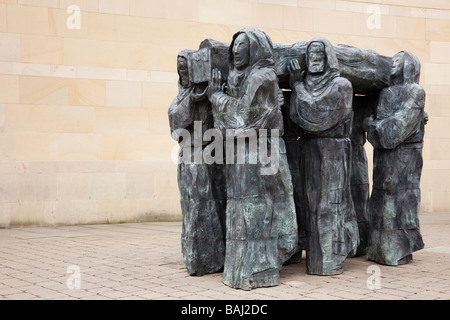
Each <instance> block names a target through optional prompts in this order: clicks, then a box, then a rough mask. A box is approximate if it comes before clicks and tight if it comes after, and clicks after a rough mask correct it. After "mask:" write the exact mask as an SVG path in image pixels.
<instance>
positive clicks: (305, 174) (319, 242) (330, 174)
mask: <svg viewBox="0 0 450 320" xmlns="http://www.w3.org/2000/svg"><path fill="white" fill-rule="evenodd" d="M322 42H325V43H324V45H325V46H326V44H327V43H328V42H327V41H325V40H323V41H322ZM328 46H331V45H330V44H328ZM326 53H327V54H328V57H327V61H328V63H330V61H332V60H331V58H332V56H331V55H330V53H329V52H328V51H326ZM334 60H335V61H336V62H335V64H336V65H337V60H336V58H335V57H334ZM352 95H353V90H352V86H351V83H350V82H349V81H348V80H346V79H344V78H342V77H339V75H338V73H337V72H332V70H330V69H329V66H328V69H327V71H325V73H324V75H323V76H322V77H321V78H319V79H318V81H316V82H314V81H309V79H308V76H307V78H306V79H305V81H298V82H295V84H294V87H293V93H292V97H291V108H290V116H291V119H292V121H293V122H294V123H296V124H297V125H298V126H300V128H302V130H303V134H302V135H301V139H300V159H299V162H300V163H299V168H300V173H299V174H300V178H301V180H302V181H303V182H302V184H301V188H300V189H299V190H296V192H298V193H299V198H300V199H301V200H300V203H301V212H300V214H301V215H303V216H304V218H303V219H302V220H303V221H305V222H306V226H305V229H306V236H307V244H306V271H307V273H309V274H316V275H335V274H340V273H342V272H343V263H344V261H345V260H346V258H347V257H348V256H351V255H354V254H355V253H356V249H357V246H358V245H359V233H358V225H357V219H356V212H355V208H354V204H353V201H352V195H351V187H350V177H351V142H350V139H349V134H350V129H351V122H352V114H353V113H352Z"/></svg>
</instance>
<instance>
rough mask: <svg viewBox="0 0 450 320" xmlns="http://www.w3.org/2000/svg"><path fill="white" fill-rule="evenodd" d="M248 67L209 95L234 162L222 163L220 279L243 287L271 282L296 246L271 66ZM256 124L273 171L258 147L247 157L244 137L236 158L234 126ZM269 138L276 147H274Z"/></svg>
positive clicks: (275, 280)
mask: <svg viewBox="0 0 450 320" xmlns="http://www.w3.org/2000/svg"><path fill="white" fill-rule="evenodd" d="M250 41H253V39H250ZM249 69H250V70H249V71H248V72H246V73H245V74H242V75H241V76H239V79H238V81H236V82H235V81H232V79H230V77H229V79H228V90H227V94H225V93H221V92H220V93H215V94H213V95H212V97H211V103H212V105H213V114H214V122H215V127H216V128H219V129H221V130H223V131H224V132H225V131H226V132H227V134H228V136H227V142H226V143H227V149H228V148H229V145H228V144H230V143H232V144H233V145H234V154H233V157H234V163H229V164H227V167H226V173H227V175H226V181H227V198H228V200H227V213H226V258H225V266H224V272H223V282H224V283H225V284H226V285H228V286H230V287H234V288H241V289H244V290H250V289H253V288H257V287H267V286H274V285H277V284H278V283H279V272H280V268H281V266H282V265H283V263H284V262H285V261H286V260H288V259H289V258H290V257H291V256H292V255H293V254H294V253H295V250H296V246H297V220H296V213H295V205H294V199H293V188H292V181H291V175H290V171H289V166H288V162H287V157H286V151H285V144H284V141H283V138H282V137H281V134H282V132H283V119H282V114H281V111H280V108H279V105H278V102H277V95H278V92H279V88H278V79H277V77H276V74H275V72H274V70H273V68H271V67H265V66H258V65H253V67H250V68H249ZM227 129H228V130H227ZM229 129H236V130H237V131H234V132H233V131H231V130H229ZM260 129H267V132H268V137H267V138H266V139H267V145H268V149H269V150H270V151H269V153H271V156H272V158H274V157H277V158H278V168H277V169H278V170H277V171H276V173H274V172H272V173H271V174H262V169H264V168H266V169H267V168H268V167H269V166H270V164H263V163H261V161H260V156H261V154H260V151H259V155H258V157H257V161H256V163H251V161H250V157H254V156H255V155H254V154H252V152H251V150H250V143H249V142H247V143H246V144H245V151H244V152H245V163H241V162H238V152H242V149H239V148H238V142H237V140H238V136H239V133H238V132H239V131H241V132H243V133H244V134H245V132H246V131H248V130H255V132H256V134H257V135H258V138H259V130H260ZM271 129H277V130H279V132H280V137H276V136H274V137H272V136H271V134H270V133H271ZM274 139H277V142H278V145H279V148H278V149H279V150H277V148H275V147H274V145H276V143H274ZM258 150H261V149H258ZM227 161H229V160H227Z"/></svg>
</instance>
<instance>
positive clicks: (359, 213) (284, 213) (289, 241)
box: [169, 28, 426, 290]
mask: <svg viewBox="0 0 450 320" xmlns="http://www.w3.org/2000/svg"><path fill="white" fill-rule="evenodd" d="M392 61H394V67H393V68H391V64H392ZM186 62H187V68H186ZM391 70H392V73H391ZM400 70H401V71H400ZM178 71H179V75H180V80H179V94H178V97H177V98H176V99H175V100H174V102H173V103H172V105H171V107H170V109H169V119H170V125H171V130H172V136H173V138H174V139H176V140H178V142H179V145H180V156H179V157H180V159H182V161H181V163H180V164H179V167H178V173H179V175H178V182H179V187H180V194H181V206H182V212H183V229H182V251H183V257H184V262H185V265H186V267H187V269H188V273H189V274H191V275H203V274H206V273H212V272H217V271H220V270H221V268H222V267H223V282H224V283H225V284H226V285H228V286H230V287H233V288H240V289H244V290H250V289H253V288H258V287H267V286H274V285H277V284H278V283H279V273H280V269H281V267H282V265H283V264H287V263H296V262H300V261H301V256H302V250H306V266H307V272H308V273H309V274H317V275H336V274H340V273H342V272H343V264H344V262H345V260H346V259H347V258H348V257H352V256H358V255H363V254H366V257H367V259H369V260H373V261H376V262H378V263H382V264H388V265H396V264H401V263H408V262H410V261H411V260H412V252H413V251H416V250H419V249H421V248H423V241H422V237H421V235H420V229H419V222H418V208H419V203H420V189H419V182H420V175H421V168H422V155H421V152H422V146H423V134H424V130H423V127H424V124H425V123H426V113H425V112H424V111H423V106H424V99H425V93H424V91H423V89H422V88H421V87H420V86H419V85H418V79H419V75H420V63H419V61H418V60H417V58H416V57H414V56H413V55H411V54H409V53H407V52H401V53H399V54H398V55H396V56H395V57H394V59H392V58H390V57H384V56H380V55H378V54H377V53H375V52H374V51H371V50H361V49H358V48H354V47H350V46H346V45H332V44H331V43H330V42H329V41H328V40H326V39H324V38H320V37H319V38H314V39H313V40H311V41H310V42H304V41H300V42H297V43H295V44H292V45H290V44H273V43H272V41H271V40H270V37H269V36H268V35H267V34H266V33H264V32H263V31H261V30H257V29H252V28H244V29H242V30H240V31H239V32H237V33H236V34H235V35H234V36H233V38H232V41H231V43H230V44H225V43H221V42H218V41H215V40H212V39H206V40H205V41H203V42H202V43H201V44H200V48H199V50H197V51H194V50H184V51H182V52H181V53H180V55H179V60H178ZM281 89H282V90H281ZM370 115H373V116H371V117H370ZM366 132H367V140H368V141H369V142H370V143H371V144H372V145H373V146H374V148H375V156H374V172H373V177H374V179H373V181H374V185H373V190H372V195H371V197H370V199H369V181H368V166H367V158H366V155H365V151H364V144H365V142H366ZM212 137H214V140H213V141H212ZM268 154H271V156H270V157H267V155H268ZM212 155H214V156H212ZM224 157H225V159H224ZM207 159H209V160H208V161H206V160H207ZM204 160H205V161H204ZM205 162H206V163H205ZM225 248H226V250H225Z"/></svg>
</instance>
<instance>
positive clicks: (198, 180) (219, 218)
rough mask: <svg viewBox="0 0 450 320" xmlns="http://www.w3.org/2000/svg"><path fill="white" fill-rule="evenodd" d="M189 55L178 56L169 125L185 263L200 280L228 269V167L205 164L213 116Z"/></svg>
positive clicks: (190, 272) (181, 54)
mask: <svg viewBox="0 0 450 320" xmlns="http://www.w3.org/2000/svg"><path fill="white" fill-rule="evenodd" d="M189 53H190V51H188V50H183V51H181V52H180V54H179V55H178V57H177V69H178V74H179V81H178V95H177V97H176V98H175V99H174V100H173V102H172V104H171V106H170V108H169V122H170V127H171V132H172V137H173V139H174V140H177V141H178V142H179V144H180V151H179V153H180V154H179V164H178V186H179V189H180V195H181V199H180V201H181V209H182V215H183V227H182V235H181V246H182V252H183V259H184V263H185V265H186V267H187V269H188V273H189V274H190V275H198V276H201V275H204V274H208V273H214V272H217V271H220V270H221V269H222V267H223V263H224V258H225V242H224V221H225V205H226V194H225V192H226V190H225V182H224V172H223V170H224V168H223V165H221V164H206V163H203V161H202V152H203V150H204V149H205V148H206V147H207V146H208V142H205V141H203V139H202V138H203V133H204V132H205V131H206V130H208V129H210V128H212V126H213V118H212V110H211V105H210V104H209V102H208V99H207V96H206V87H202V86H199V85H194V84H193V83H192V82H191V81H190V79H189V72H188V68H187V59H188V54H189ZM195 129H197V131H198V132H195Z"/></svg>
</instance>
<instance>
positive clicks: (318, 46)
mask: <svg viewBox="0 0 450 320" xmlns="http://www.w3.org/2000/svg"><path fill="white" fill-rule="evenodd" d="M325 64H326V56H325V47H324V45H323V44H322V43H320V42H315V43H313V44H311V46H310V47H309V48H308V72H309V73H312V74H315V73H322V72H324V71H325Z"/></svg>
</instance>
